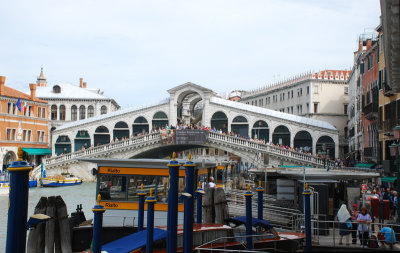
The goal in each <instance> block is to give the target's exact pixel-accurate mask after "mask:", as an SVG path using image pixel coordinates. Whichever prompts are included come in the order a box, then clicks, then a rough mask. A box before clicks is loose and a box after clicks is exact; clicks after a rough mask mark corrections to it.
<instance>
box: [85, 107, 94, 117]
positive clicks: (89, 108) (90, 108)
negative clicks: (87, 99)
mask: <svg viewBox="0 0 400 253" xmlns="http://www.w3.org/2000/svg"><path fill="white" fill-rule="evenodd" d="M87 114H88V115H87V117H88V118H91V117H94V108H93V106H92V105H89V107H88V109H87Z"/></svg>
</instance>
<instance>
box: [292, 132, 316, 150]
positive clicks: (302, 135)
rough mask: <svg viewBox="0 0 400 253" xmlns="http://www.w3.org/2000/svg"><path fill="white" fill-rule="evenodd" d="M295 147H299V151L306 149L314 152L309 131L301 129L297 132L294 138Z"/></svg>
mask: <svg viewBox="0 0 400 253" xmlns="http://www.w3.org/2000/svg"><path fill="white" fill-rule="evenodd" d="M293 146H294V148H297V149H298V150H299V151H303V150H304V151H306V152H309V153H311V154H312V149H313V148H312V146H313V145H312V137H311V134H310V133H309V132H308V131H304V130H303V131H299V132H297V133H296V135H295V137H294V140H293Z"/></svg>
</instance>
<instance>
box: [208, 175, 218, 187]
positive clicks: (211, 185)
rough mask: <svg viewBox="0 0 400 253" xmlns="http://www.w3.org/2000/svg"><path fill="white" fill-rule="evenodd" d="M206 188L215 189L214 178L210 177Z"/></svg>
mask: <svg viewBox="0 0 400 253" xmlns="http://www.w3.org/2000/svg"><path fill="white" fill-rule="evenodd" d="M208 187H209V188H217V185H216V184H215V183H214V178H213V177H210V178H209V179H208Z"/></svg>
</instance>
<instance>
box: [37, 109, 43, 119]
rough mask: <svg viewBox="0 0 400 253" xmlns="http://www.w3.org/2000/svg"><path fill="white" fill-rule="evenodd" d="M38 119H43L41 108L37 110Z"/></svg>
mask: <svg viewBox="0 0 400 253" xmlns="http://www.w3.org/2000/svg"><path fill="white" fill-rule="evenodd" d="M37 117H38V118H40V117H42V108H41V107H38V109H37Z"/></svg>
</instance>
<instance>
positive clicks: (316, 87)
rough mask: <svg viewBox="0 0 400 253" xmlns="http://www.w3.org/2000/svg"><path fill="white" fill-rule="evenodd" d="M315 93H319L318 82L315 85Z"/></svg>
mask: <svg viewBox="0 0 400 253" xmlns="http://www.w3.org/2000/svg"><path fill="white" fill-rule="evenodd" d="M314 94H318V84H315V85H314Z"/></svg>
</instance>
